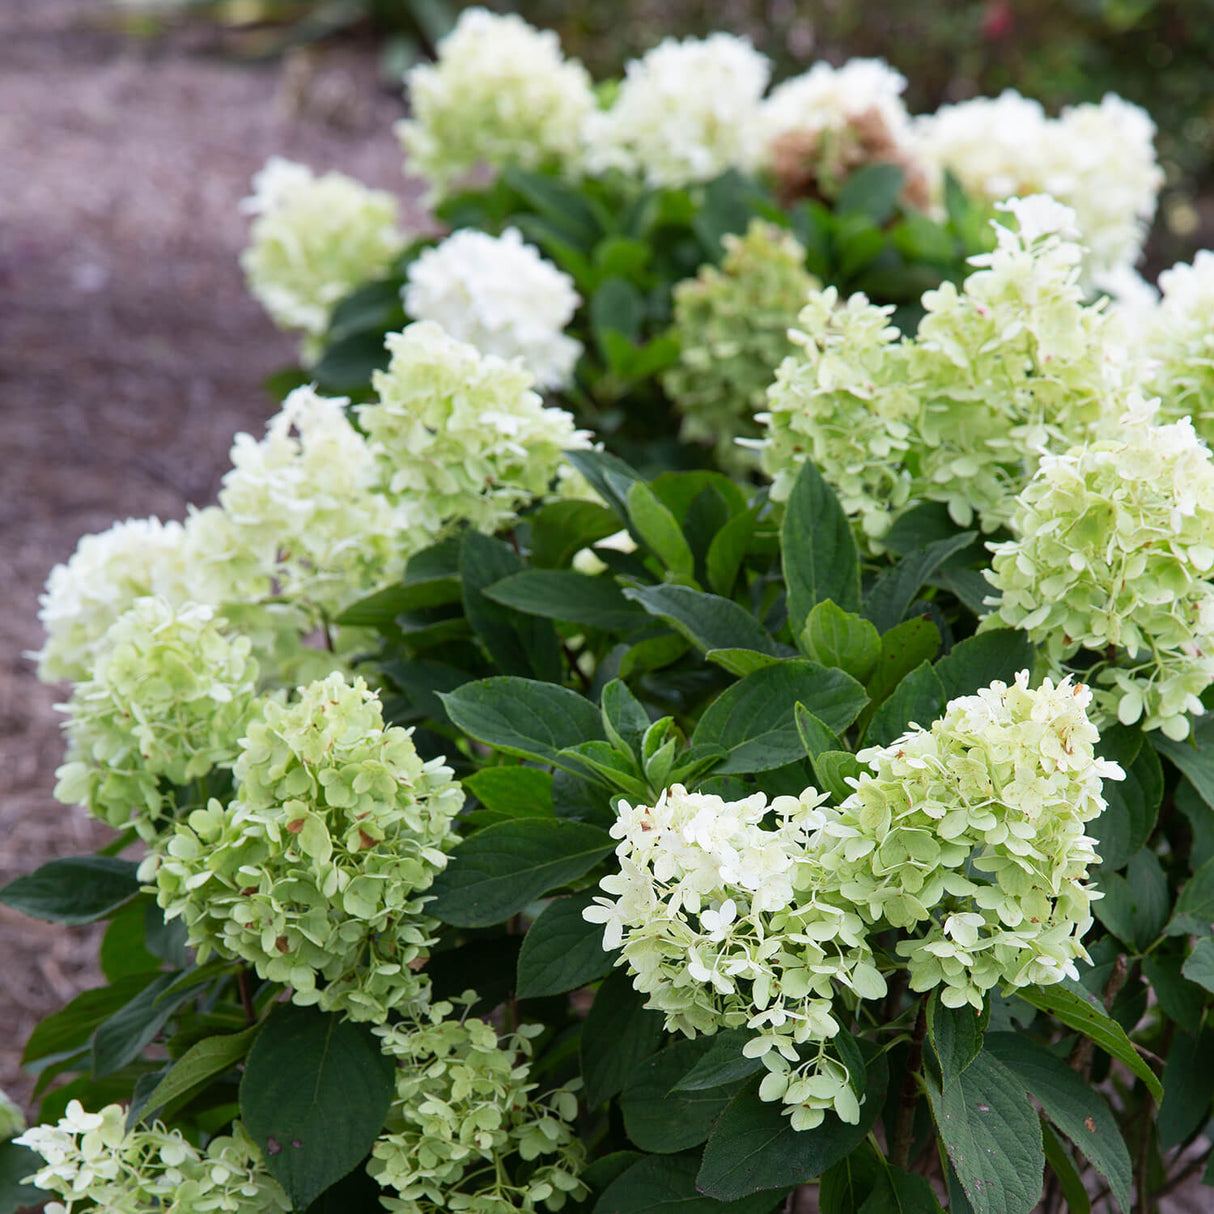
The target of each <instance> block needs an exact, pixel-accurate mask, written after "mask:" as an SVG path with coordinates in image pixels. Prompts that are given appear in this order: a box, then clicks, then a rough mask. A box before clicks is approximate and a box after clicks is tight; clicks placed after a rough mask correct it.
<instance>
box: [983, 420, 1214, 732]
mask: <svg viewBox="0 0 1214 1214" xmlns="http://www.w3.org/2000/svg"><path fill="white" fill-rule="evenodd" d="M1156 407H1157V402H1155V401H1151V402H1144V401H1143V400H1142V399H1141V398H1134V399H1133V401H1132V404H1131V407H1130V409H1129V411H1128V412H1127V413H1126V414H1125V416H1124V417H1123V418H1122V423H1121V426H1120V429H1119V432H1118V436H1117V437H1116V438H1112V439H1105V440H1102V441H1097V442H1092V443H1089V444H1087V445H1085V446H1082V447H1076V448H1074V449H1073V450H1071V451H1069V452H1068V453H1067V454H1065V455H1058V456H1051V457H1049V458H1047V459H1045V460H1043V461H1042V464H1041V467H1040V468H1039V469H1038V472H1037V475H1036V476H1035V477H1034V478H1033V480H1032V481H1031V482H1030V483H1029V484H1028V485H1027V486H1026V488H1025V489H1024V491H1023V492H1022V493H1021V494H1020V496H1019V498H1018V499H1017V509H1016V513H1015V515H1014V517H1013V519H1012V531H1013V534H1014V536H1015V538H1014V539H1012V540H1008V541H1007V542H1005V543H1002V544H994V545H992V547H991V550H992V552H993V553H994V557H993V560H992V569H991V570H990V571H989V572H988V573H987V577H988V578H989V580H990V582H991V583H992V585H994V586H995V587H996V589H998V590H999V591H1001V594H1002V597H1001V598H1000V600H999V602H998V607H997V610H996V611H995V613H994V614H993V615H992V617H991V619H990V621H989V623H991V624H1003V625H1011V626H1012V627H1014V628H1021V629H1023V630H1024V631H1026V632H1027V633H1028V634H1029V636H1030V637H1031V638H1032V639H1033V640H1034V641H1035V642H1037V643H1039V644H1041V645H1043V646H1044V652H1045V655H1046V656H1047V658H1048V659H1049V661H1050V663H1051V666H1052V668H1053V669H1054V670H1055V672H1058V671H1062V670H1064V669H1065V668H1066V665H1067V663H1068V662H1069V661H1070V659H1072V658H1074V656H1075V655H1076V654H1077V653H1078V652H1079V651H1080V650H1081V649H1083V650H1088V651H1091V652H1093V653H1095V654H1098V655H1101V658H1100V661H1099V662H1098V663H1097V666H1096V667H1095V668H1092V669H1088V670H1087V671H1086V676H1087V677H1089V678H1091V679H1093V681H1094V682H1096V683H1097V685H1098V686H1097V691H1096V705H1097V707H1098V708H1099V709H1100V710H1101V711H1102V713H1103V714H1104V715H1105V716H1106V717H1116V718H1117V719H1119V720H1120V721H1121V722H1122V723H1123V724H1125V725H1132V724H1133V723H1134V722H1136V721H1139V720H1141V721H1142V722H1143V726H1144V728H1146V729H1161V730H1163V731H1164V733H1166V734H1167V735H1168V736H1169V737H1171V738H1176V739H1181V738H1184V737H1186V736H1187V735H1188V732H1189V719H1190V717H1192V716H1195V715H1198V714H1200V713H1201V712H1202V703H1201V699H1200V695H1201V693H1202V692H1203V691H1204V690H1205V689H1206V688H1207V687H1209V686H1210V685H1211V684H1212V683H1214V584H1212V583H1211V581H1210V577H1211V572H1212V570H1214V457H1212V456H1211V453H1210V450H1209V448H1208V447H1206V445H1205V444H1204V443H1203V442H1202V441H1201V440H1200V439H1199V438H1198V437H1197V435H1196V434H1195V433H1194V430H1193V426H1192V424H1191V423H1190V422H1189V420H1188V419H1187V418H1186V419H1184V420H1182V421H1178V422H1173V423H1171V424H1168V425H1157V424H1156V422H1157V421H1158V418H1157V415H1156Z"/></svg>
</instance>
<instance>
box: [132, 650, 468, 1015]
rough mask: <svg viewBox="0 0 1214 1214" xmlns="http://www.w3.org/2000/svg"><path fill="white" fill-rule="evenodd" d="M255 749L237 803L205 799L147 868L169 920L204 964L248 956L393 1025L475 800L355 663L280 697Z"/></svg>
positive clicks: (314, 996) (298, 991)
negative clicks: (429, 898) (396, 721)
mask: <svg viewBox="0 0 1214 1214" xmlns="http://www.w3.org/2000/svg"><path fill="white" fill-rule="evenodd" d="M241 747H242V751H241V754H240V757H239V759H238V760H237V762H236V766H235V777H236V792H235V796H234V798H233V800H232V802H231V804H229V805H227V806H226V807H225V806H224V805H221V804H220V803H219V802H218V801H212V802H211V803H210V805H209V806H208V808H206V809H200V810H195V811H194V812H193V813H192V814H191V815H190V817H189V820H188V824H183V825H179V826H178V827H177V830H176V833H175V834H174V836H173V837H172V838H171V839H170V840H169V841H168V843H167V846H166V847H165V849H164V854H163V856H161V857H159V858H156V857H153V858H152V859H151V860H150V861H149V862H148V863H147V865H146V869H145V871H144V872H143V874H142V875H143V876H144V878H145V879H149V878H150V877H151V876H152V875H153V873H154V876H155V881H156V887H157V898H158V901H159V903H160V905H161V906H162V907H163V908H164V910H165V915H166V918H168V919H173V918H176V917H178V916H181V917H182V918H183V920H184V922H185V924H186V927H187V928H188V930H189V938H190V943H191V944H192V945H194V946H195V947H196V948H197V949H198V955H199V959H200V960H203V959H205V957H206V956H207V955H208V954H209V953H211V952H216V953H218V954H219V955H220V956H224V957H241V958H243V959H244V960H245V961H247V962H249V963H250V964H252V965H253V966H255V967H256V969H257V972H258V973H259V974H261V976H262V977H263V978H267V979H269V980H270V981H272V982H281V983H284V984H286V985H290V986H293V987H294V988H295V993H294V996H293V998H294V1000H295V1002H296V1003H299V1004H304V1005H309V1004H319V1006H320V1007H321V1009H322V1010H324V1011H343V1012H345V1013H347V1014H348V1015H350V1016H351V1017H353V1018H354V1019H358V1020H374V1021H377V1022H378V1021H382V1020H384V1018H385V1017H386V1016H387V1014H388V1011H389V1009H391V1008H397V1007H404V1006H408V1005H409V1004H410V1003H411V1001H414V1000H417V999H418V998H420V997H421V996H422V995H423V994H424V992H425V991H426V990H427V989H428V983H427V981H426V979H425V977H424V976H423V975H422V974H420V973H418V972H416V968H415V967H416V966H418V965H419V964H420V962H422V961H424V959H425V957H426V955H427V953H426V949H427V947H428V945H429V944H430V943H431V941H432V937H431V933H432V931H433V929H434V928H435V927H436V926H437V925H436V924H435V922H434V920H432V919H429V918H428V917H427V916H426V915H425V912H424V905H425V891H426V890H427V889H428V888H429V887H430V885H431V883H432V882H433V880H434V876H435V874H436V873H438V872H439V871H440V870H441V869H442V868H443V867H444V866H445V865H446V862H447V856H446V853H447V851H448V850H449V849H450V847H451V846H452V845H453V843H454V842H455V836H454V834H453V831H452V820H453V819H454V817H455V815H456V814H457V813H458V812H459V809H460V807H461V805H462V804H463V799H464V798H463V792H462V790H461V789H460V786H459V784H458V783H456V782H454V781H453V780H452V779H451V769H450V768H448V767H445V766H443V764H442V761H441V760H431V761H429V762H423V761H422V759H421V758H420V756H419V755H418V753H417V751H416V749H415V747H414V745H413V742H412V740H411V738H410V736H409V731H407V730H405V729H401V728H399V727H395V726H392V727H387V728H385V726H384V722H383V714H382V711H381V708H380V703H379V699H378V697H377V696H376V695H375V693H374V692H371V691H369V690H368V689H367V685H366V684H365V683H364V682H363V680H362V679H355V680H354V682H353V683H352V684H351V683H347V682H346V681H345V680H344V679H343V677H342V676H341V675H340V674H334V675H330V676H329V677H328V678H327V679H324V680H323V681H321V682H317V683H313V684H311V685H310V686H309V687H307V688H304V689H303V690H302V691H301V692H300V696H299V699H298V702H296V703H294V704H290V705H285V704H282V703H280V702H276V701H271V702H269V703H267V704H266V705H265V707H264V710H263V718H262V719H259V720H255V721H254V722H253V723H252V724H251V725H250V727H249V732H248V736H247V737H246V738H244V739H242V741H241Z"/></svg>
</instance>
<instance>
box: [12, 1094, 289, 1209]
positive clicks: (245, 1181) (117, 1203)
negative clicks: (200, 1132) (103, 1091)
mask: <svg viewBox="0 0 1214 1214" xmlns="http://www.w3.org/2000/svg"><path fill="white" fill-rule="evenodd" d="M14 1141H15V1142H17V1143H18V1144H19V1145H21V1146H24V1147H28V1148H29V1149H30V1150H31V1151H34V1152H36V1153H37V1154H38V1155H41V1156H42V1160H43V1166H42V1167H41V1168H39V1169H38V1171H37V1172H35V1173H34V1175H33V1176H32V1177H30V1178H29V1181H28V1183H32V1184H33V1185H34V1186H36V1187H37V1188H39V1189H43V1190H45V1191H46V1192H48V1193H53V1194H55V1196H57V1197H59V1198H61V1199H62V1200H61V1201H50V1202H47V1203H46V1205H45V1206H44V1207H43V1209H44V1211H45V1214H84V1212H85V1211H91V1210H96V1211H104V1214H148V1211H149V1210H165V1211H172V1214H219V1212H221V1211H222V1212H223V1214H272V1212H273V1211H280V1212H281V1214H288V1212H289V1211H290V1210H291V1209H292V1208H293V1207H292V1205H291V1202H290V1200H289V1198H288V1197H287V1195H286V1193H284V1192H283V1190H282V1188H281V1186H280V1185H279V1184H278V1182H277V1181H276V1180H274V1179H273V1177H271V1176H270V1174H269V1172H267V1171H266V1168H265V1165H264V1164H263V1162H262V1159H261V1156H260V1154H259V1153H258V1150H257V1147H256V1146H255V1145H254V1143H253V1140H252V1139H251V1138H250V1137H249V1135H248V1133H247V1132H246V1131H245V1129H244V1127H243V1126H242V1125H241V1124H240V1122H238V1121H237V1122H233V1124H232V1129H231V1133H230V1134H229V1135H226V1136H224V1137H219V1138H212V1139H211V1140H210V1142H209V1143H207V1146H206V1148H205V1150H204V1149H202V1148H199V1147H196V1146H193V1145H192V1144H191V1143H189V1142H187V1141H186V1140H185V1139H184V1138H183V1137H182V1135H181V1133H180V1131H178V1130H166V1129H165V1128H164V1127H163V1126H162V1125H160V1124H159V1123H157V1124H155V1125H152V1126H143V1125H140V1126H136V1127H135V1128H133V1129H130V1130H128V1129H127V1128H126V1109H124V1108H123V1107H122V1105H120V1104H111V1105H107V1106H106V1107H105V1108H103V1109H102V1110H101V1111H100V1112H99V1113H87V1112H85V1110H84V1108H83V1107H82V1106H81V1104H80V1102H79V1101H78V1100H73V1101H71V1102H70V1103H69V1104H68V1106H67V1111H66V1113H65V1114H64V1116H63V1117H62V1118H60V1120H59V1123H58V1124H57V1125H54V1126H51V1125H40V1126H34V1127H33V1128H32V1129H29V1130H26V1131H25V1133H24V1134H22V1135H21V1136H20V1137H19V1138H17V1139H15V1140H14Z"/></svg>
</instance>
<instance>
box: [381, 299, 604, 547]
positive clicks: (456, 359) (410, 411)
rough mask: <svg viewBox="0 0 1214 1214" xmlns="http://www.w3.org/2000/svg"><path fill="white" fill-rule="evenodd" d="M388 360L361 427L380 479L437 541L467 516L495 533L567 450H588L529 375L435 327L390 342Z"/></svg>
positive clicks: (416, 328)
mask: <svg viewBox="0 0 1214 1214" xmlns="http://www.w3.org/2000/svg"><path fill="white" fill-rule="evenodd" d="M388 349H389V350H390V351H391V353H392V360H391V362H390V363H389V365H388V369H387V370H386V371H377V372H376V373H375V376H374V380H373V382H374V387H375V391H376V394H377V396H378V398H379V399H378V401H377V402H376V403H374V404H370V405H363V406H362V407H361V408H360V409H359V411H358V415H359V422H360V423H361V425H362V427H363V429H364V430H365V431H366V433H367V436H368V437H369V438H370V439H371V440H372V441H373V442H375V443H376V444H378V452H379V459H380V466H381V469H382V475H383V482H384V484H385V487H386V489H387V491H388V492H389V494H390V495H392V496H394V497H396V498H407V499H408V500H409V501H410V503H411V506H412V517H413V524H414V526H418V527H420V528H421V529H422V531H423V532H424V533H425V534H427V535H429V536H435V535H437V534H438V533H439V532H440V531H441V530H442V528H443V526H444V524H446V523H448V522H449V521H451V520H454V519H465V520H467V521H468V522H469V523H470V524H471V525H472V526H473V527H475V528H477V529H478V530H480V531H485V532H493V531H496V530H497V529H498V528H499V527H501V526H502V525H504V524H505V523H506V522H507V521H508V520H509V519H511V518H512V517H513V515H514V513H515V511H516V510H517V509H518V507H519V506H520V505H522V504H523V503H524V502H526V501H529V500H530V499H532V498H534V497H540V496H542V495H543V494H545V493H546V492H548V489H549V487H550V485H551V483H552V481H553V479H554V478H555V477H556V475H557V469H558V467H559V466H560V464H561V459H562V456H561V453H562V452H563V451H566V450H569V449H571V448H578V447H586V446H588V445H589V435H588V434H587V433H586V431H584V430H578V429H576V428H575V426H574V423H573V418H572V417H570V415H569V414H568V413H566V412H565V411H564V410H563V409H552V408H545V407H544V403H543V401H542V400H541V399H540V397H539V396H538V395H537V394H536V393H535V392H534V391H533V390H532V387H531V376H530V375H529V374H528V373H527V371H526V370H524V369H523V367H522V366H520V365H519V363H518V362H506V361H504V360H503V359H500V358H497V357H496V356H494V355H491V354H481V353H480V352H479V351H478V350H476V349H475V348H474V347H472V346H470V345H467V344H466V343H464V342H461V341H456V340H455V339H454V338H452V337H450V336H448V335H447V334H446V333H444V332H443V330H442V329H440V328H439V327H438V325H436V324H433V323H432V322H430V321H419V322H417V323H416V324H412V325H410V326H409V327H408V328H407V329H405V331H404V332H403V333H394V334H392V335H391V336H390V337H389V338H388Z"/></svg>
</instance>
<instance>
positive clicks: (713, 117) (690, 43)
mask: <svg viewBox="0 0 1214 1214" xmlns="http://www.w3.org/2000/svg"><path fill="white" fill-rule="evenodd" d="M770 77H771V64H770V63H769V61H768V60H767V58H766V57H765V56H764V55H761V54H760V53H759V52H758V51H756V50H755V49H754V47H752V46H751V45H750V43H749V42H747V41H745V39H742V38H737V37H735V36H734V35H732V34H723V33H717V34H711V35H710V36H709V37H707V38H685V39H683V40H682V41H679V40H677V39H675V38H666V39H664V40H663V41H662V42H660V43H659V44H658V45H657V46H655V47H654V48H653V49H652V50H650V51H648V52H647V53H646V54H645V55H643V56H642V57H641V58H640V59H634V60H632V61H631V62H630V63H629V64H628V65H627V68H626V69H625V76H624V79H623V81H622V82H621V84H620V88H619V92H618V94H617V95H616V98H615V102H614V104H613V105H612V106H611V108H610V109H609V110H605V111H601V112H598V113H594V114H591V115H590V117H589V118H588V119H587V122H586V125H585V132H584V143H585V154H586V162H587V167H588V169H589V171H590V172H592V173H601V172H604V171H605V170H608V169H612V168H617V169H622V170H623V171H624V172H626V173H629V174H631V175H633V176H637V177H641V178H643V179H644V180H645V182H646V183H647V184H648V185H651V186H669V187H678V186H684V185H690V184H692V183H694V182H700V181H709V180H711V179H712V178H714V177H718V176H720V174H722V173H724V172H725V171H726V170H727V169H740V170H743V171H750V170H752V169H754V168H755V167H756V166H757V164H758V161H759V158H760V156H761V153H762V141H761V122H760V102H761V99H762V96H763V92H764V90H765V89H766V88H767V82H768V80H769V79H770Z"/></svg>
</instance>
